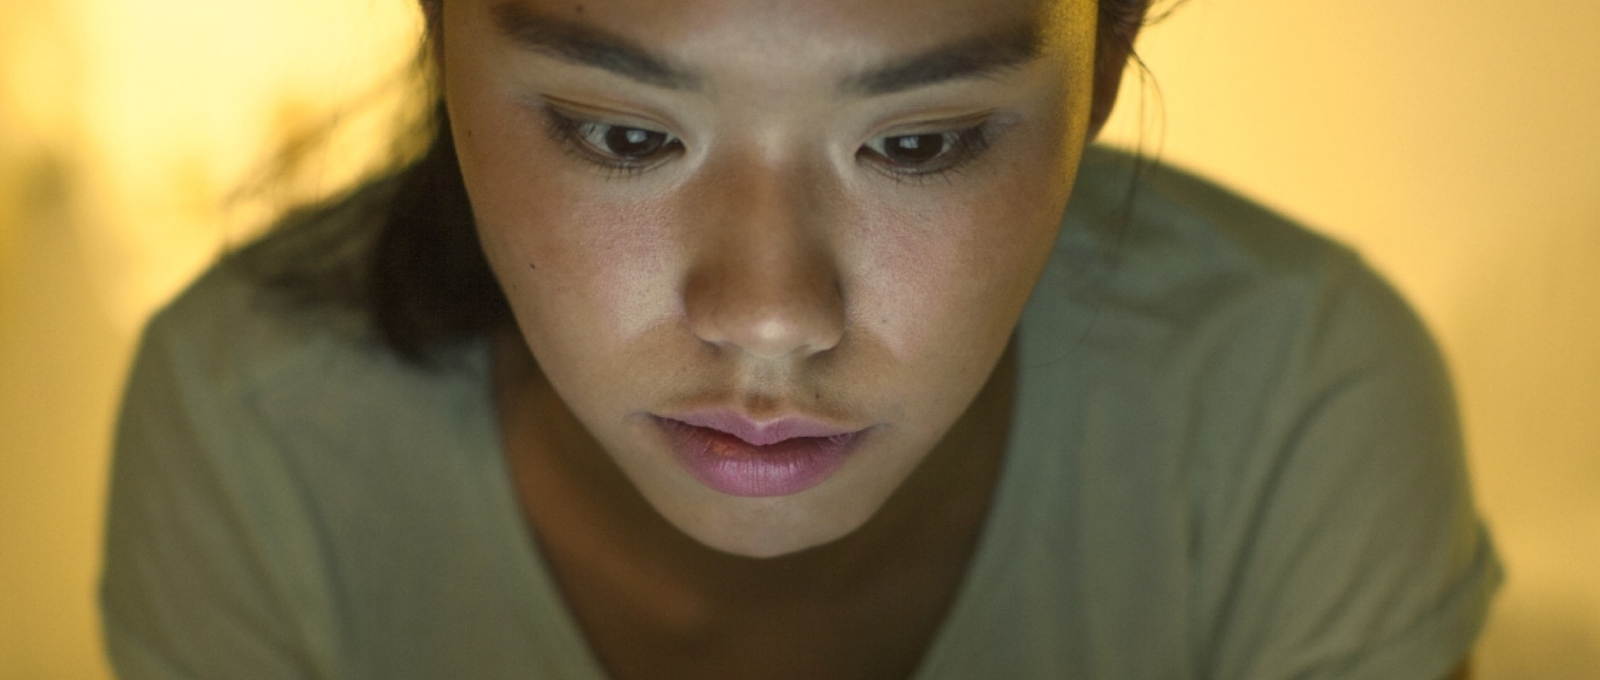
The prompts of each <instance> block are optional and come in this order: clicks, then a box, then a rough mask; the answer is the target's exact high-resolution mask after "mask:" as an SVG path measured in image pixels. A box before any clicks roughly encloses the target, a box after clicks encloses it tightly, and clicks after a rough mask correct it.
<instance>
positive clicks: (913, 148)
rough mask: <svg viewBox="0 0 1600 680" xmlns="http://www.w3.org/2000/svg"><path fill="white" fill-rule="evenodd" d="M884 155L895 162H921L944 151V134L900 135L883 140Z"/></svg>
mask: <svg viewBox="0 0 1600 680" xmlns="http://www.w3.org/2000/svg"><path fill="white" fill-rule="evenodd" d="M885 141H886V142H887V143H886V144H884V152H885V153H884V155H886V156H888V157H889V160H891V161H894V162H896V163H923V162H927V161H930V160H933V159H934V158H935V157H937V156H938V155H939V154H941V153H944V150H945V149H944V145H945V142H944V135H937V134H927V135H901V136H899V137H890V138H889V139H887V140H885Z"/></svg>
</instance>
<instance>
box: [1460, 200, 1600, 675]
mask: <svg viewBox="0 0 1600 680" xmlns="http://www.w3.org/2000/svg"><path fill="white" fill-rule="evenodd" d="M1570 203H1571V205H1564V206H1561V211H1560V212H1561V213H1562V214H1561V215H1559V216H1558V217H1559V219H1555V220H1550V221H1548V222H1546V223H1544V224H1536V225H1528V226H1527V227H1525V228H1524V229H1519V230H1513V229H1507V230H1505V233H1504V236H1503V238H1502V241H1503V242H1502V243H1501V244H1499V247H1498V248H1497V249H1495V251H1494V252H1495V253H1496V255H1495V257H1496V259H1497V261H1491V262H1483V263H1481V264H1480V265H1479V266H1478V267H1476V268H1475V269H1476V276H1475V277H1474V278H1473V284H1472V288H1471V289H1469V290H1466V291H1464V292H1465V293H1466V294H1465V295H1462V296H1461V297H1460V300H1461V302H1460V304H1461V305H1462V307H1461V309H1459V313H1458V314H1456V315H1454V316H1455V318H1457V319H1459V320H1460V321H1459V324H1458V326H1457V327H1456V328H1454V329H1453V331H1454V333H1452V335H1453V336H1454V337H1455V338H1456V339H1457V341H1456V343H1455V347H1454V350H1455V353H1456V355H1457V356H1456V357H1454V358H1455V359H1456V361H1454V362H1453V363H1455V364H1456V365H1457V366H1459V367H1461V368H1460V371H1459V374H1460V375H1459V383H1460V385H1461V388H1462V389H1461V391H1462V408H1463V414H1464V416H1465V420H1466V424H1467V432H1468V436H1469V442H1470V445H1471V450H1472V453H1473V456H1472V458H1473V459H1472V463H1473V468H1474V472H1475V473H1476V478H1475V479H1474V482H1475V485H1476V486H1477V489H1478V493H1479V499H1480V504H1481V505H1482V507H1483V512H1484V514H1485V515H1487V516H1488V518H1489V521H1490V523H1491V528H1492V529H1493V531H1494V533H1495V538H1496V541H1497V542H1498V544H1499V546H1500V551H1501V554H1502V556H1503V558H1504V559H1505V560H1506V561H1507V563H1508V564H1507V569H1508V572H1509V579H1508V581H1507V584H1506V589H1505V591H1504V592H1503V593H1502V595H1501V597H1500V598H1499V599H1498V601H1497V602H1496V604H1495V609H1494V614H1493V616H1492V617H1491V619H1490V622H1489V626H1488V629H1487V630H1486V631H1485V634H1484V638H1483V640H1482V642H1481V644H1480V645H1479V651H1480V655H1479V656H1480V658H1481V663H1480V664H1479V668H1480V670H1481V671H1482V672H1481V675H1480V677H1483V678H1489V679H1507V680H1511V679H1520V678H1540V679H1541V680H1593V678H1596V677H1600V670H1597V669H1600V578H1597V576H1596V575H1597V574H1600V493H1597V492H1596V489H1597V485H1600V455H1597V452H1596V446H1597V444H1600V419H1596V418H1595V417H1594V415H1595V413H1596V411H1597V409H1600V381H1597V378H1600V314H1597V313H1596V312H1597V310H1600V270H1597V269H1595V268H1594V267H1593V261H1594V259H1595V258H1596V257H1600V230H1596V229H1595V225H1600V197H1594V198H1589V199H1587V201H1583V200H1576V201H1571V202H1570Z"/></svg>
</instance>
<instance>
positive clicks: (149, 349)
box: [128, 183, 482, 433]
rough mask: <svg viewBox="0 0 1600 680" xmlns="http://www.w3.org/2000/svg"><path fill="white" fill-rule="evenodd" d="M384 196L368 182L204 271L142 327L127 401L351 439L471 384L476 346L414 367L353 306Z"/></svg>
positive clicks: (230, 423) (223, 422)
mask: <svg viewBox="0 0 1600 680" xmlns="http://www.w3.org/2000/svg"><path fill="white" fill-rule="evenodd" d="M390 189H391V187H390V186H388V185H386V184H383V183H378V184H374V185H368V186H367V187H364V188H362V189H360V190H358V191H356V192H354V193H352V194H350V195H349V196H346V197H344V198H342V199H339V200H337V201H334V202H331V203H329V204H327V205H324V206H319V207H317V208H315V209H311V210H307V211H303V212H300V213H297V214H293V215H291V216H290V217H288V218H286V220H285V221H284V222H283V223H282V224H280V225H279V226H277V227H275V228H274V229H273V230H271V231H269V232H268V233H267V234H266V235H264V236H263V237H261V238H259V239H258V240H256V241H254V242H252V243H250V244H248V245H246V246H244V247H243V248H241V249H239V250H237V251H235V252H232V253H229V254H227V255H226V256H224V257H223V258H221V259H220V260H219V261H218V262H217V263H215V264H214V265H212V266H211V267H210V268H209V269H208V270H207V271H206V272H204V273H203V274H202V275H201V276H200V277H199V278H197V279H196V280H195V281H194V282H193V283H192V284H190V285H189V286H188V287H187V288H186V289H185V290H184V291H183V292H182V293H180V294H179V295H178V296H177V297H176V298H174V299H173V300H172V301H171V302H169V303H168V304H167V305H166V306H165V307H164V308H162V309H161V310H160V311H158V312H157V313H156V314H155V315H154V316H153V317H152V319H151V320H150V322H149V323H148V325H147V327H146V329H145V333H144V336H143V338H142V340H141V346H140V351H139V358H138V361H137V364H136V366H135V373H134V380H132V381H131V382H130V384H129V393H128V400H129V401H131V400H133V399H135V398H138V397H139V396H140V394H142V393H149V392H152V391H153V390H159V391H160V392H162V393H163V394H165V395H166V398H167V399H168V400H169V401H171V402H172V403H170V404H169V408H170V409H174V410H180V411H183V412H187V413H191V414H199V413H218V415H217V417H214V418H212V419H211V420H212V421H214V422H207V423H199V422H197V423H195V425H196V426H197V427H210V428H224V429H228V428H236V427H242V426H243V423H242V422H241V421H242V420H244V419H246V418H249V419H252V420H254V421H257V425H259V426H260V427H264V428H268V429H269V430H273V431H295V430H303V429H305V428H306V427H307V426H309V425H316V426H318V428H319V429H321V430H324V431H326V432H338V431H345V432H352V433H358V431H359V430H360V428H357V427H352V425H353V423H356V422H360V421H361V419H363V418H367V417H380V415H381V414H383V413H393V412H404V411H414V410H416V409H419V408H421V409H426V408H429V404H431V403H432V400H436V399H438V398H439V396H438V395H439V394H441V393H444V392H450V393H451V394H454V392H452V390H455V391H460V389H466V388H468V387H469V385H467V384H466V383H470V382H471V381H472V380H474V379H476V377H478V374H479V373H480V372H481V369H482V367H481V366H480V364H481V363H482V362H481V361H480V357H479V355H480V354H481V352H479V351H478V349H479V348H478V347H477V346H476V345H474V344H471V343H468V344H465V345H462V346H460V347H457V348H454V349H452V350H449V351H442V352H440V353H439V355H438V357H437V358H438V361H437V362H436V363H435V364H434V365H431V366H419V365H416V364H415V363H414V362H411V361H408V360H407V359H405V358H403V357H401V356H399V355H398V354H396V353H395V352H394V351H393V350H392V349H391V348H390V346H389V345H388V344H387V343H386V342H385V341H384V339H383V337H382V336H381V334H380V333H379V332H378V331H377V330H376V328H375V326H374V324H373V323H372V320H371V315H370V312H369V311H368V310H367V307H366V306H365V305H364V304H362V302H363V300H364V296H363V291H362V287H363V281H364V278H365V277H364V276H363V271H364V267H365V265H366V257H367V254H368V251H369V250H370V243H371V240H372V238H373V235H374V232H375V229H376V224H377V223H376V220H375V219H374V214H375V212H376V211H377V210H379V209H380V208H381V206H382V205H383V201H384V200H386V199H387V192H388V191H390ZM223 407H226V408H228V409H230V410H229V413H228V414H221V413H220V412H218V411H217V409H219V408H223ZM340 418H345V419H349V420H348V421H347V422H346V423H345V424H344V425H342V426H341V425H340V423H339V422H338V420H339V419H340Z"/></svg>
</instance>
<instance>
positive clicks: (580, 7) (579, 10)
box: [572, 5, 583, 14]
mask: <svg viewBox="0 0 1600 680" xmlns="http://www.w3.org/2000/svg"><path fill="white" fill-rule="evenodd" d="M572 11H573V12H574V13H577V14H583V5H573V6H572Z"/></svg>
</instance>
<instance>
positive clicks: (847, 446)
mask: <svg viewBox="0 0 1600 680" xmlns="http://www.w3.org/2000/svg"><path fill="white" fill-rule="evenodd" d="M654 419H655V422H656V424H657V425H658V426H659V428H660V429H661V430H662V431H663V433H664V434H665V435H666V439H667V442H668V444H669V446H670V448H671V449H672V452H673V454H674V456H675V457H676V458H677V459H678V461H679V462H680V463H682V464H683V465H684V467H686V468H687V469H688V471H689V473H690V474H691V475H693V476H694V477H695V479H697V480H699V481H700V483H702V484H705V485H706V486H707V487H710V488H711V489H713V490H715V491H719V492H721V493H725V494H728V495H732V496H743V497H755V498H763V497H773V496H788V495H792V494H797V493H800V492H802V491H805V490H807V489H810V488H812V487H815V486H817V485H819V484H821V483H823V482H824V481H827V480H828V478H830V477H832V476H833V474H834V473H835V472H838V470H839V468H840V467H841V466H842V465H843V464H844V462H845V460H846V459H847V458H849V457H850V454H852V453H853V452H855V450H856V449H858V448H859V445H860V443H861V440H862V439H864V436H863V435H865V433H866V432H867V431H868V430H869V429H871V428H867V429H862V430H848V429H844V428H839V427H836V426H831V425H827V424H825V423H821V422H818V421H814V420H808V419H802V418H785V419H782V420H778V421H774V422H772V423H768V424H766V425H765V426H761V425H756V424H755V423H754V422H752V421H750V420H749V419H747V418H744V417H743V416H741V415H739V414H737V413H732V412H728V411H713V412H699V413H693V414H685V415H681V416H674V417H672V418H666V417H662V416H654Z"/></svg>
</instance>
